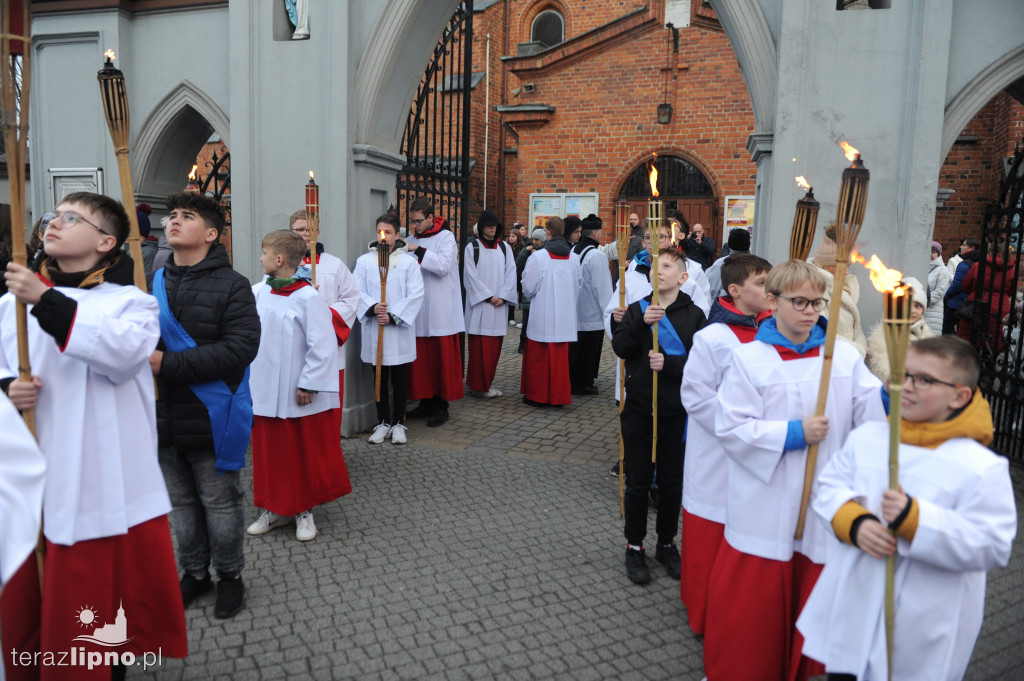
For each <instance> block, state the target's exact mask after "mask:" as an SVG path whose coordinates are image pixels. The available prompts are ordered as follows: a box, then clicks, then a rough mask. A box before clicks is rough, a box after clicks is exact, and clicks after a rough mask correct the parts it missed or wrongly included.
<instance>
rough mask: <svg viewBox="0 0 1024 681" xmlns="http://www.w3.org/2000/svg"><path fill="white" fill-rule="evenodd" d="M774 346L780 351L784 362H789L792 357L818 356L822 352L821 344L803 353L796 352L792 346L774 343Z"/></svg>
mask: <svg viewBox="0 0 1024 681" xmlns="http://www.w3.org/2000/svg"><path fill="white" fill-rule="evenodd" d="M772 347H773V348H775V351H776V352H778V353H779V357H780V358H781V359H782V361H783V362H788V361H789V360H791V359H804V358H806V357H817V356H818V355H820V354H821V346H820V345H818V346H816V347H813V348H811V349H810V350H808V351H807V352H805V353H804V354H802V355H801V354H798V353H796V352H794V351H793V350H792V349H790V348H784V347H782V346H781V345H773V346H772Z"/></svg>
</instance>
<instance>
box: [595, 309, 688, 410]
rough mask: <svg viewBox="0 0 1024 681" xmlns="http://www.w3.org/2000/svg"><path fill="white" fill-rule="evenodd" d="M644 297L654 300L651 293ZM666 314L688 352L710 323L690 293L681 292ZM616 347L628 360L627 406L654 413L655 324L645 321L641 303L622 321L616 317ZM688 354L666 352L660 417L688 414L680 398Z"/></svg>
mask: <svg viewBox="0 0 1024 681" xmlns="http://www.w3.org/2000/svg"><path fill="white" fill-rule="evenodd" d="M644 300H646V301H648V302H650V300H651V296H647V297H646V298H645V299H644ZM665 317H666V318H667V319H668V321H669V323H670V324H672V326H673V327H674V328H675V330H676V333H677V334H679V339H680V340H681V341H682V342H683V347H684V348H686V351H687V353H689V351H690V347H691V346H692V345H693V335H694V334H695V333H697V332H698V331H700V330H701V329H702V328H704V327H705V326H706V325H707V319H706V318H705V317H704V313H703V312H702V311H701V309H700V308H699V307H697V306H696V305H694V304H693V301H692V300H691V299H690V296H688V295H686V294H685V293H680V294H679V295H678V297H676V299H675V302H673V303H672V304H671V305H669V306H668V307H667V308H666V309H665ZM611 325H612V349H613V350H614V351H615V354H616V355H618V356H619V357H621V358H622V359H624V360H626V406H627V407H630V408H631V409H636V410H638V411H642V412H644V413H645V414H650V413H651V377H652V376H653V374H654V372H653V371H651V363H650V359H649V358H648V355H647V353H648V352H650V351H651V349H652V348H653V346H654V343H653V339H652V336H651V326H650V325H649V324H647V323H646V322H645V321H644V313H643V311H642V310H641V309H640V303H633V304H632V305H630V306H629V307H628V308H627V309H626V315H625V316H624V317H623V318H622V321H621V322H619V323H618V324H616V323H615V320H614V319H613V320H612V322H611ZM685 364H686V355H683V356H674V355H665V368H663V369H662V370H661V371H660V372H658V418H661V417H662V416H678V415H680V414H685V411H684V410H683V404H682V401H681V400H680V398H679V385H680V383H682V381H683V366H684V365H685Z"/></svg>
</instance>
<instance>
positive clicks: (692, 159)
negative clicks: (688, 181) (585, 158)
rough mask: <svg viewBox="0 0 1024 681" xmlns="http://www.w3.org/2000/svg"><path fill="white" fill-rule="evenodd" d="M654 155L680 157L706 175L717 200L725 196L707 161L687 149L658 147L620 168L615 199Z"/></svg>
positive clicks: (637, 155) (641, 153)
mask: <svg viewBox="0 0 1024 681" xmlns="http://www.w3.org/2000/svg"><path fill="white" fill-rule="evenodd" d="M654 154H658V156H678V157H679V158H681V159H683V160H684V161H686V162H687V163H689V164H690V165H692V166H694V167H695V168H697V170H699V171H700V172H701V173H703V174H704V177H705V178H707V181H708V184H710V185H711V190H712V192H714V196H715V198H716V200H717V199H719V198H721V197H722V196H723V193H722V183H721V181H720V180H719V178H718V175H716V174H715V172H714V171H713V170H712V169H711V166H710V165H709V164H708V163H707V161H705V160H704V159H703V158H702V157H701V156H700V155H699V154H695V153H693V152H692V151H689V150H686V149H680V148H679V147H658V148H656V149H648V150H646V151H643V152H640V153H637V154H634V155H633V156H632V157H630V159H629V160H628V161H626V162H625V163H623V164H622V166H621V167H620V168H619V172H618V173H617V174H616V175H615V181H614V183H613V184H612V186H613V187H615V194H614V195H613V196H614V197H615V198H618V197H619V195H620V194H621V193H622V188H623V185H624V184H625V182H626V180H627V179H628V178H629V176H630V175H631V174H632V173H633V171H634V170H636V169H637V167H638V166H639V165H640V164H641V163H644V162H645V161H647V160H649V159H651V158H652V157H653V155H654Z"/></svg>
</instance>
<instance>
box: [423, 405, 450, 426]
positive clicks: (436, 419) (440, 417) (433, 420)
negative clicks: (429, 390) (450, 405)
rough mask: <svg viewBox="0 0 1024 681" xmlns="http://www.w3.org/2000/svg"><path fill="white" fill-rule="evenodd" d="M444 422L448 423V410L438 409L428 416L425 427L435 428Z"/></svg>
mask: <svg viewBox="0 0 1024 681" xmlns="http://www.w3.org/2000/svg"><path fill="white" fill-rule="evenodd" d="M446 423H448V410H447V409H438V410H437V411H435V412H434V415H433V416H431V417H430V420H429V421H427V427H428V428H437V427H438V426H443V425H444V424H446Z"/></svg>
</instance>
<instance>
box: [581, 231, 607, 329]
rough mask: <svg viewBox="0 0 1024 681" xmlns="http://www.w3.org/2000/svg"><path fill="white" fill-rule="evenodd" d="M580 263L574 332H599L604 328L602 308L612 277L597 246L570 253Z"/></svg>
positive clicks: (604, 257)
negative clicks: (579, 282) (580, 283)
mask: <svg viewBox="0 0 1024 681" xmlns="http://www.w3.org/2000/svg"><path fill="white" fill-rule="evenodd" d="M572 257H573V258H575V259H576V260H579V261H580V269H581V276H582V285H581V287H580V295H579V299H578V300H577V303H576V330H577V331H600V330H601V329H603V328H604V307H605V303H606V302H607V301H608V298H609V297H610V296H611V294H612V275H611V271H610V270H609V269H608V256H607V255H605V254H604V251H602V250H601V249H600V248H599V247H597V246H591V247H588V248H585V249H584V250H583V252H582V253H577V252H576V251H575V250H573V252H572Z"/></svg>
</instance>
